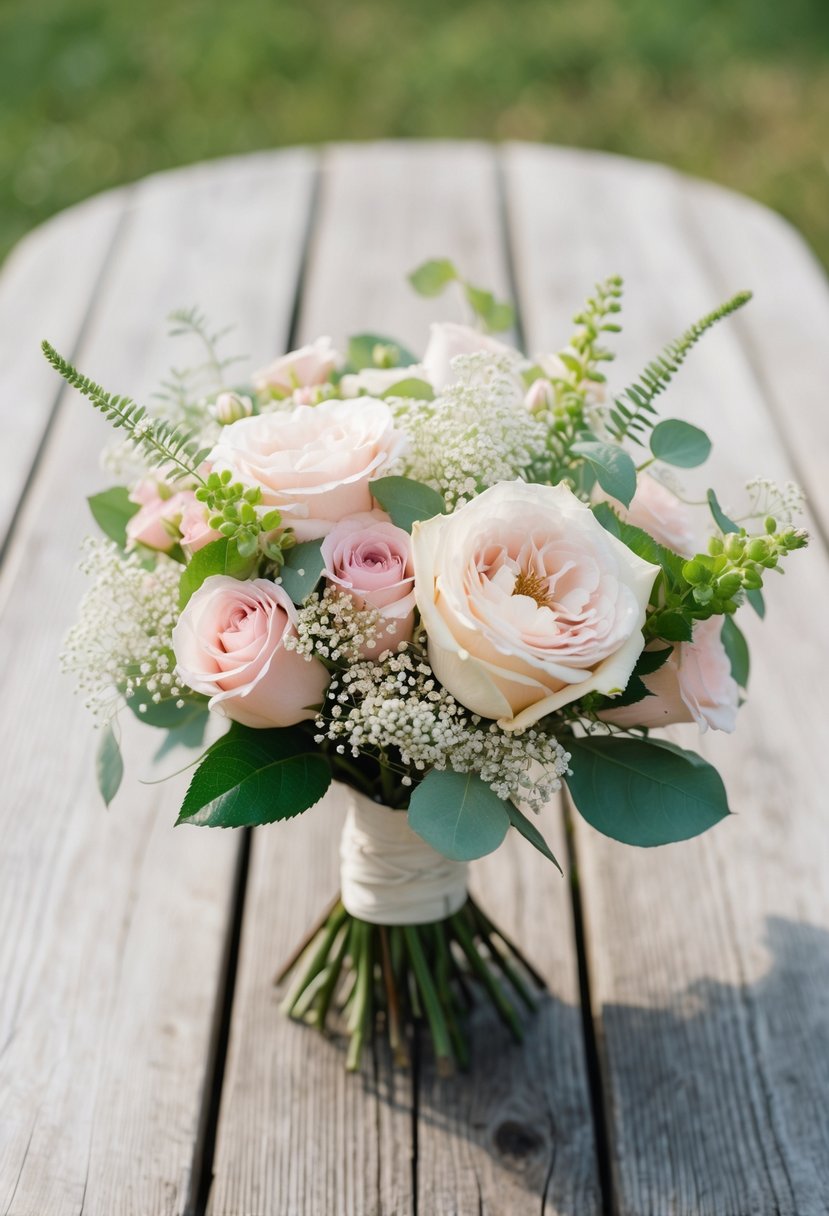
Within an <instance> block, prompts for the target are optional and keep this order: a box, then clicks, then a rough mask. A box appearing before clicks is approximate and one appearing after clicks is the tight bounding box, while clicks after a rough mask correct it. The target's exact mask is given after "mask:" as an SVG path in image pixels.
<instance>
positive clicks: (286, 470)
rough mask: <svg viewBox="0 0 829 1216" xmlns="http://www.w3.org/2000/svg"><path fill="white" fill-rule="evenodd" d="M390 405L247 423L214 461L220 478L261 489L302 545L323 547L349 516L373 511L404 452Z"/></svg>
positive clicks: (229, 431)
mask: <svg viewBox="0 0 829 1216" xmlns="http://www.w3.org/2000/svg"><path fill="white" fill-rule="evenodd" d="M404 444H405V438H404V436H403V434H402V433H401V432H400V431H398V430H396V429H395V425H394V419H393V417H392V414H391V410H390V409H389V407H388V405H386V403H385V402H384V401H375V400H373V399H372V398H371V397H357V398H355V399H354V400H353V401H336V400H329V401H322V402H320V404H319V405H297V406H295V407H294V409H292V410H290V411H284V412H283V411H277V412H276V413H267V414H258V415H256V416H255V417H253V418H242V419H241V420H240V421H239V422H233V423H231V425H230V426H226V427H225V428H224V430H223V431H222V434H221V436H220V437H219V441H218V443H217V445H216V447H214V449H213V451H212V452H211V453H210V455H209V457H208V461H209V463H210V466H211V468H212V469H213V470H214V471H215V472H218V473H221V472H223V471H224V470H225V469H228V470H229V471H230V473H231V474H232V476H233V479H234V481H241V482H243V483H244V484H245V485H248V486H259V487H261V490H262V502H263V504H265V506H266V507H268V508H273V507H278V508H279V510H280V511H281V513H282V522H283V525H284V526H286V527H288V526H289V527H291V528H293V529H294V531H295V532H296V535H297V539H298V540H301V541H303V540H316V539H317V538H318V537H320V536H325V535H326V533H327V532H330V531H331V529H332V528H333V526H334V524H335V523H337V522H339V520H341V519H344V518H345V517H346V516H349V515H359V514H360V513H361V512H365V511H370V510H371V506H372V501H371V490H370V489H369V482H370V481H372V479H373V478H375V477H380V476H381V475H382V474H383V472H384V471H385V470H386V468H387V467H388V466H389V464H390V463H391V462H392V461H393V460H394V459H395V458H396V457H397V456H398V455H399V454H400V453H401V452H402V450H403V447H404Z"/></svg>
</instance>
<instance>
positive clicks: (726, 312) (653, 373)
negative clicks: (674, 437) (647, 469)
mask: <svg viewBox="0 0 829 1216" xmlns="http://www.w3.org/2000/svg"><path fill="white" fill-rule="evenodd" d="M750 299H751V292H750V291H740V292H738V293H737V295H735V296H732V297H731V299H730V300H726V302H725V303H724V304H721V305H720V307H719V308H715V309H714V311H713V312H709V313H707V314H706V316H704V317H701V318H700V320H699V321H695V322H694V324H693V325H692V326H691V327H690V328H689V329H686V331H685V333H684V334H682V336H681V337H679V338H677V339H675V340H674V341H673V342H669V343H668V345H667V346H666V347H664V349H663V350H662V351H661V352H660V354H659V355H657V357H656V358H655V359H653V360H652V361H651V362H650V363H649V364H648V365H647V367H646V368H645V370H644V371H643V372H642V374H641V375H640V377H639V379H638V380H636V381H635V382H634V383H633V384H631V385H630V386H629V387H628V388H626V389H625V391H624V392H623V393H622V394H621V395H620V396H619V397H615V398H614V401H613V406H612V407H611V409H610V411H609V421H608V430H609V431H610V433H611V435H612V436H613V438H614V439H615V440H616V441H617V442H618V443H621V441H622V440H623V439H625V438H628V439H632V440H633V442H634V443H638V444H640V445H641V440H640V439H639V435H641V434H642V432H643V431H646V430H649V429H650V428H651V427H652V426H653V424H654V420H655V417H656V409H655V408H654V405H653V401H654V398H655V397H658V396H659V394H660V393H664V391H665V389H666V388H667V387H668V385H669V384H670V382H671V380H672V379H673V377H674V375H675V374H676V372H677V371H679V369H680V367H681V366H682V364H683V363H684V362H685V360H686V359H687V357H688V355H689V353H690V351H691V350H692V349H693V348H694V346H696V344H697V342H699V340H700V338H701V337H702V336H703V334H704V333H706V332H707V331H708V330H709V329H711V328H712V326H714V325H716V323H717V322H718V321H722V320H723V319H724V318H725V317H730V316H731V314H732V313H733V312H736V311H737V309H738V308H742V307H743V305H744V304H747V303H748V301H749V300H750Z"/></svg>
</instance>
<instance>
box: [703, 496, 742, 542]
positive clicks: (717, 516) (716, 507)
mask: <svg viewBox="0 0 829 1216" xmlns="http://www.w3.org/2000/svg"><path fill="white" fill-rule="evenodd" d="M706 498H707V499H708V506H709V507H710V508H711V514H712V515H713V516H714V523H715V524H716V525H717V527H718V528H719V530H720V531H721V532H739V531H740V528H739V525H738V524H735V523H734V520H733V519H729V518H728V516H727V515H726V513H725V511H723V509H722V507H721V506H720V504H719V502H718V500H717V495H716V494H715V493H714V491H713V490H708V492H707V494H706Z"/></svg>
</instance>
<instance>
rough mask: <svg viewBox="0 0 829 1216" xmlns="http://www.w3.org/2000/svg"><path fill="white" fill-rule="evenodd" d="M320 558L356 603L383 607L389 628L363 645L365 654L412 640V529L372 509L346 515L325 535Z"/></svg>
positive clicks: (329, 578)
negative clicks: (351, 517) (359, 513)
mask: <svg viewBox="0 0 829 1216" xmlns="http://www.w3.org/2000/svg"><path fill="white" fill-rule="evenodd" d="M322 557H323V560H324V562H325V567H324V569H323V575H324V577H325V578H326V580H327V581H328V583H329V584H331V585H333V586H336V587H339V588H341V589H342V590H343V591H345V592H347V594H348V595H349V596H351V598H352V599H353V600H354V602H355V603H356V604H357V606H358V607H360V608H362V607H369V608H376V609H378V610H379V612H380V616H381V619H382V622H383V623H384V626H385V627H384V628H383V629H382V631H381V632H380V635H379V636H378V638H377V640H376V641H375V642H374V643H372V644H371V645H370V646H366V647H364V648H363V650H362V653H363V656H364V657H365V658H376V656H377V655H378V654H381V653H382V652H383V651H384V650H389V649H393V648H394V647H395V646H396V645H397V643H398V642H407V641H409V639H410V638H411V636H412V627H413V625H414V613H415V595H414V571H413V569H412V557H411V540H410V537H409V534H408V532H404V531H403V529H402V528H397V527H395V526H394V524H392V523H390V522H387V521H384V520H378V519H377V518H376V516H375V515H374V514H371V515H359V516H356V517H355V518H353V519H344V520H341V521H340V523H338V524H337V525H336V527H334V528H333V529H332V530H331V531H330V532H329V533H328V535H327V536H326V537H325V539H324V540H323V542H322ZM389 625H393V629H392V630H391V631H389V628H388V626H389Z"/></svg>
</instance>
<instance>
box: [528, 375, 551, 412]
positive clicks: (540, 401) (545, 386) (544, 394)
mask: <svg viewBox="0 0 829 1216" xmlns="http://www.w3.org/2000/svg"><path fill="white" fill-rule="evenodd" d="M554 401H555V393H554V392H553V386H552V384H551V383H550V381H549V380H544V379H543V378H542V377H540V376H539V378H538V379H537V380H533V382H532V384H531V385H530V387H529V388H528V389H527V393H526V396H525V397H524V405H525V406H526V407H527V409H528V410H529V411H530V413H531V414H532V413H534V412H535V411H536V410H546V409H549V408H550V407H551V406H552V404H553V403H554Z"/></svg>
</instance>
